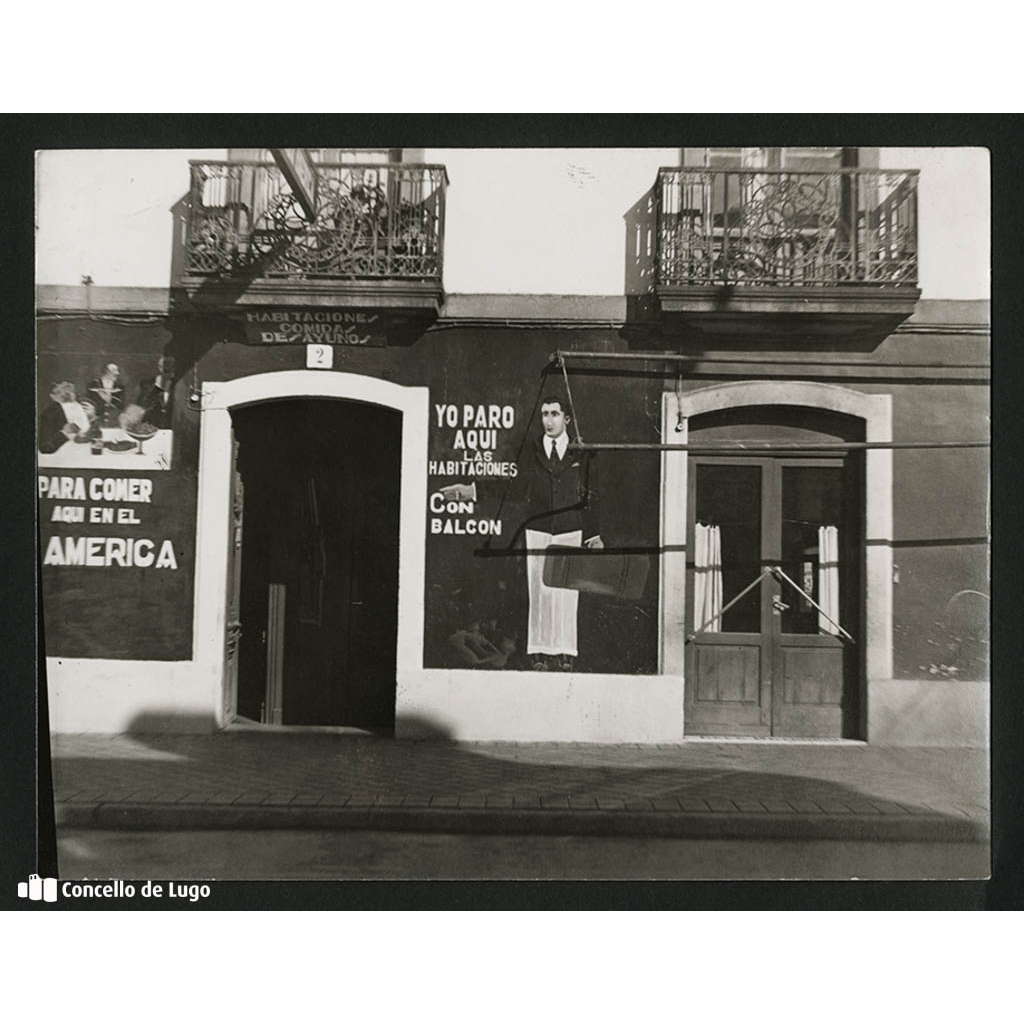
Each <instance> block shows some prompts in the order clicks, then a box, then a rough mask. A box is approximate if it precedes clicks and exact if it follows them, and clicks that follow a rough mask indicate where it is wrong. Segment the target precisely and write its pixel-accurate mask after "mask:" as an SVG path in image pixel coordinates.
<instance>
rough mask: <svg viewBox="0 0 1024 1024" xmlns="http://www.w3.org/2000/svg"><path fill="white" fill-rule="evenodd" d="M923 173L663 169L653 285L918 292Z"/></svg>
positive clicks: (660, 180) (661, 171) (657, 190)
mask: <svg viewBox="0 0 1024 1024" xmlns="http://www.w3.org/2000/svg"><path fill="white" fill-rule="evenodd" d="M917 174H918V172H917V171H876V170H855V169H849V170H847V169H843V170H838V169H837V170H829V171H821V172H809V171H799V172H798V171H778V170H710V169H690V168H662V169H661V170H660V171H659V172H658V183H657V189H656V193H657V202H658V208H657V283H658V284H659V285H663V286H679V285H704V286H708V285H744V286H746V285H754V286H767V285H774V286H782V287H787V286H804V287H837V286H842V285H862V284H866V285H875V286H888V287H907V288H913V287H916V285H917Z"/></svg>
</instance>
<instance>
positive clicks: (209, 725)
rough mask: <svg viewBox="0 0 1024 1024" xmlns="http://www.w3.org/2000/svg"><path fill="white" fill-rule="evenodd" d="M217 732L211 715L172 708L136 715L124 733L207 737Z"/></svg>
mask: <svg viewBox="0 0 1024 1024" xmlns="http://www.w3.org/2000/svg"><path fill="white" fill-rule="evenodd" d="M217 731H218V725H217V720H216V718H214V716H213V715H212V714H209V713H203V712H200V711H176V710H174V709H173V708H167V709H153V710H151V711H144V712H142V713H141V714H138V715H136V716H135V717H134V718H133V719H132V720H131V722H130V723H129V724H128V728H127V729H125V732H126V733H128V734H130V735H132V736H150V735H159V734H169V735H175V736H180V735H196V734H199V735H209V734H210V733H214V732H217Z"/></svg>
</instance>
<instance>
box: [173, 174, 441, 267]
mask: <svg viewBox="0 0 1024 1024" xmlns="http://www.w3.org/2000/svg"><path fill="white" fill-rule="evenodd" d="M191 168H192V184H191V195H190V199H191V210H190V214H189V219H188V228H187V235H186V241H185V250H186V259H185V267H186V273H188V274H190V275H200V276H201V275H228V274H246V275H249V276H256V277H267V278H273V277H284V278H289V279H295V278H298V279H306V278H316V279H320V278H340V279H358V278H370V279H376V280H380V279H387V278H398V279H403V280H417V281H431V280H436V281H437V282H438V283H440V280H441V270H442V263H443V250H444V202H445V189H446V187H447V184H448V178H447V174H446V172H445V169H444V167H442V166H439V165H425V164H321V165H319V168H318V169H319V176H320V180H319V188H318V193H317V195H318V202H317V217H316V220H315V221H314V222H313V223H309V222H308V221H307V220H306V219H305V218H304V216H303V214H302V212H301V209H300V208H299V206H298V203H297V201H296V200H295V198H294V196H293V195H292V194H291V191H290V189H289V187H288V185H287V183H286V182H285V180H284V177H283V176H282V174H281V172H280V171H279V170H278V168H277V166H276V165H275V164H266V163H255V162H243V161H232V162H210V161H202V162H200V161H193V162H192V164H191Z"/></svg>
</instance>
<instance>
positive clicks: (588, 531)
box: [517, 434, 600, 658]
mask: <svg viewBox="0 0 1024 1024" xmlns="http://www.w3.org/2000/svg"><path fill="white" fill-rule="evenodd" d="M562 437H563V438H564V441H563V446H564V448H565V452H564V455H562V456H561V457H560V456H559V453H558V447H559V446H558V445H557V443H556V439H553V438H548V437H547V436H546V435H542V436H541V437H539V438H537V440H536V441H535V442H534V443H533V444H532V445H531V446H530V451H529V453H528V455H527V457H526V458H525V459H524V460H523V462H522V463H520V466H519V476H520V480H519V481H518V484H519V486H518V487H517V490H519V491H520V493H521V494H522V495H523V497H524V500H525V516H526V519H527V521H528V522H529V525H528V526H527V528H526V549H527V552H528V553H527V556H526V577H527V586H528V589H529V595H530V618H529V628H528V630H527V641H526V652H527V654H548V655H563V656H569V657H573V658H575V657H576V655H577V654H578V651H577V641H576V619H577V606H578V602H579V593H578V592H577V591H575V590H569V589H566V588H562V587H548V586H545V584H544V579H543V576H544V554H543V549H544V548H547V547H548V546H549V545H551V544H560V545H567V546H569V547H580V546H581V544H582V543H583V541H584V540H590V539H591V538H592V537H596V536H598V534H599V533H600V530H599V529H598V526H597V515H596V511H595V509H594V501H593V498H594V495H595V493H596V487H595V476H594V462H593V459H592V457H591V456H589V455H588V454H586V453H581V452H573V451H570V450H569V449H568V435H566V434H563V435H562ZM545 441H551V442H552V446H553V448H554V451H553V454H552V456H549V455H548V453H547V449H546V447H545ZM581 505H582V506H583V507H575V508H573V507H572V506H581ZM545 513H548V514H545ZM534 516H537V517H538V518H537V519H533V517H534ZM531 551H533V552H536V553H535V554H530V553H529V552H531Z"/></svg>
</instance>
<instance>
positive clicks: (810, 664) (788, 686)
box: [782, 646, 843, 705]
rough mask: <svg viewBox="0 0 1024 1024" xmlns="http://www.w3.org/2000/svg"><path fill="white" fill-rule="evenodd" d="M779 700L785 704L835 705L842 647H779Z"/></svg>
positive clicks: (839, 693) (840, 680)
mask: <svg viewBox="0 0 1024 1024" xmlns="http://www.w3.org/2000/svg"><path fill="white" fill-rule="evenodd" d="M782 699H783V701H784V702H785V703H787V704H817V705H822V704H839V703H840V702H841V701H842V699H843V651H842V648H839V647H835V646H833V647H831V648H823V647H785V646H783V648H782Z"/></svg>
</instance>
